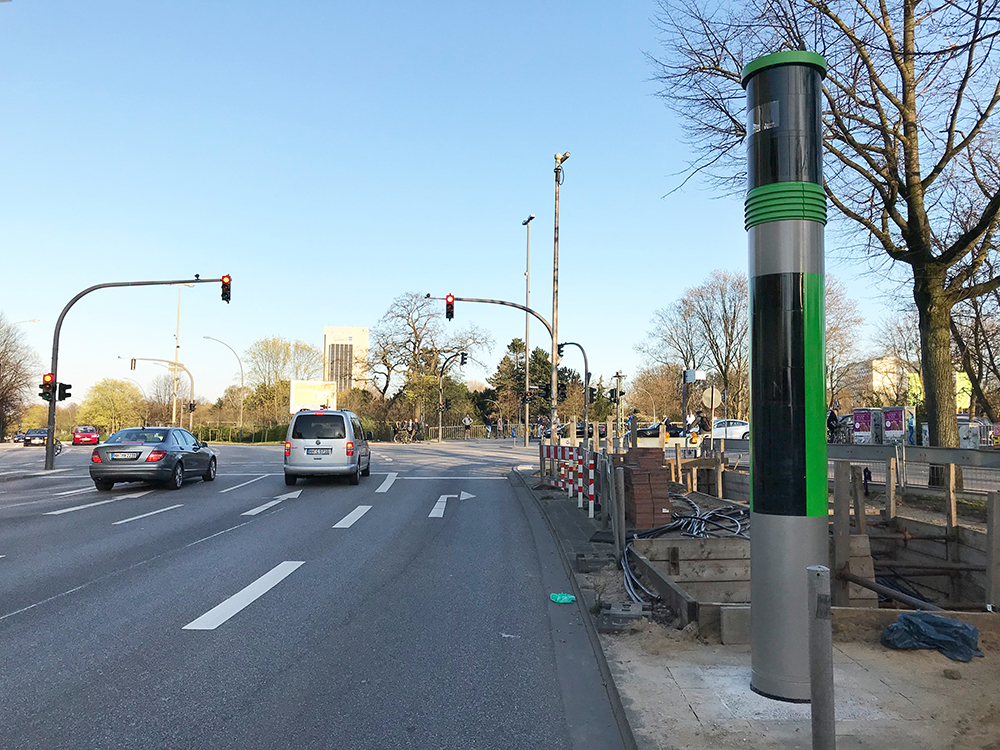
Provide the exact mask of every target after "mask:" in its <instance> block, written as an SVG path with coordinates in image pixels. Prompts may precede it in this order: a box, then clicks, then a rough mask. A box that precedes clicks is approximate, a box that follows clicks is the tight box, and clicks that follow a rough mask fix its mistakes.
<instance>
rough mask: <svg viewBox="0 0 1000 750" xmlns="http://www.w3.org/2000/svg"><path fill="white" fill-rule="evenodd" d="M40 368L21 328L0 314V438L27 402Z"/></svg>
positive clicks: (36, 357)
mask: <svg viewBox="0 0 1000 750" xmlns="http://www.w3.org/2000/svg"><path fill="white" fill-rule="evenodd" d="M40 369H41V363H40V362H39V360H38V356H37V355H36V354H35V353H34V351H32V350H31V348H29V347H28V345H27V344H25V343H24V341H23V339H22V334H21V332H20V331H19V330H18V329H17V327H16V326H15V325H11V324H8V323H7V321H6V320H5V319H4V317H3V315H0V438H2V437H4V436H5V435H6V434H7V427H8V425H10V424H11V423H13V422H15V421H16V420H17V418H18V416H19V415H20V414H21V412H22V411H23V410H24V408H25V406H26V405H27V403H28V399H29V398H30V396H31V389H32V387H33V385H34V384H33V383H32V380H33V379H34V378H37V377H39V376H38V372H39V370H40ZM37 382H40V380H39V381H37ZM15 426H16V425H15Z"/></svg>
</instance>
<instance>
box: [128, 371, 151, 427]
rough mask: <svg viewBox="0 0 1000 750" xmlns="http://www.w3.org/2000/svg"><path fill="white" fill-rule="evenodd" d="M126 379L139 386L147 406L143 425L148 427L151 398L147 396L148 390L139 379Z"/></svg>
mask: <svg viewBox="0 0 1000 750" xmlns="http://www.w3.org/2000/svg"><path fill="white" fill-rule="evenodd" d="M125 380H128V381H130V382H132V383H135V384H136V385H137V386H139V393H141V394H142V402H143V404H144V405H145V406H146V416H145V417H144V418H143V422H142V426H143V427H146V426H148V425H149V399H148V398H147V397H146V390H145V389H144V388H143V387H142V383H140V382H139V381H138V380H136V379H134V378H125Z"/></svg>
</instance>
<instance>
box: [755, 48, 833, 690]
mask: <svg viewBox="0 0 1000 750" xmlns="http://www.w3.org/2000/svg"><path fill="white" fill-rule="evenodd" d="M825 73H826V61H825V60H824V59H823V58H822V57H821V56H820V55H817V54H815V53H813V52H799V51H790V52H778V53H776V54H772V55H765V56H764V57H760V58H758V59H756V60H754V61H753V62H751V63H750V64H749V65H747V66H746V67H745V68H744V69H743V75H742V82H743V87H744V88H745V89H746V92H747V109H748V112H747V173H748V175H747V179H748V183H749V184H748V192H747V199H746V229H747V233H748V243H749V251H750V413H751V417H750V419H751V425H752V427H751V434H750V484H751V501H750V502H751V505H750V512H751V522H750V529H751V532H750V537H751V540H750V617H751V628H750V630H751V644H752V664H753V675H752V678H751V683H750V685H751V688H752V689H753V690H754V691H755V692H758V693H761V694H763V695H767V696H770V697H773V698H780V699H783V700H789V701H808V700H809V644H808V616H807V606H806V601H807V586H806V581H807V576H806V568H808V567H809V566H810V565H828V564H829V551H828V542H827V522H828V521H827V477H826V420H825V406H826V329H825V321H824V302H825V300H824V296H825V281H824V270H823V229H824V226H825V224H826V195H825V193H824V192H823V132H822V99H821V93H822V80H823V76H824V75H825Z"/></svg>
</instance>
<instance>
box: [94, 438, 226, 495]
mask: <svg viewBox="0 0 1000 750" xmlns="http://www.w3.org/2000/svg"><path fill="white" fill-rule="evenodd" d="M217 470H218V458H216V455H215V453H214V452H213V451H212V449H211V448H209V447H208V443H202V442H199V441H198V439H197V438H196V437H195V436H194V435H192V434H191V433H190V432H188V431H187V430H185V429H182V428H180V427H129V428H126V429H124V430H118V432H116V433H114V434H113V435H111V436H110V437H109V438H108V439H107V440H106V441H105V442H103V443H101V444H100V445H98V446H97V447H96V448H94V452H93V453H91V454H90V478H91V479H93V480H94V486H95V487H97V489H98V490H100V491H101V492H107V491H109V490H110V489H111V488H112V487H113V486H114V484H115V482H164V483H165V484H166V487H167V489H168V490H177V489H180V487H181V485H183V484H184V480H185V479H192V478H194V477H201V478H202V479H204V480H205V481H206V482H211V481H212V480H213V479H215V474H216V471H217Z"/></svg>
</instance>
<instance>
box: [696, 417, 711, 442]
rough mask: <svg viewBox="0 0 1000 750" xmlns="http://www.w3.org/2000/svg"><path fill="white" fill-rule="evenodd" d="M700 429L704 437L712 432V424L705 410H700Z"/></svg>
mask: <svg viewBox="0 0 1000 750" xmlns="http://www.w3.org/2000/svg"><path fill="white" fill-rule="evenodd" d="M698 431H699V432H700V433H701V436H702V437H708V436H709V435H711V434H712V425H711V423H710V422H709V421H708V417H706V416H705V412H703V411H700V412H698Z"/></svg>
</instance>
